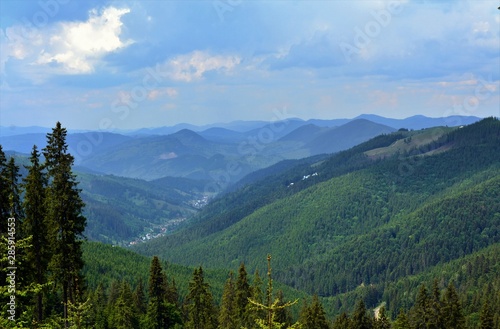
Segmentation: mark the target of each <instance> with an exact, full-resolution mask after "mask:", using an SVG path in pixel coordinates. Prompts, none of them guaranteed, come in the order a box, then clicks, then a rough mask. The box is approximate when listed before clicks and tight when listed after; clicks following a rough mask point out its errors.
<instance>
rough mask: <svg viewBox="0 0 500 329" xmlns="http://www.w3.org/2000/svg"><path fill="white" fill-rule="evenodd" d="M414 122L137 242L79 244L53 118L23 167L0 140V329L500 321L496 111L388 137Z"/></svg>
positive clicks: (68, 166)
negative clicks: (429, 134)
mask: <svg viewBox="0 0 500 329" xmlns="http://www.w3.org/2000/svg"><path fill="white" fill-rule="evenodd" d="M419 133H420V132H413V131H405V130H401V131H398V132H394V133H392V134H388V135H381V136H379V137H376V138H374V139H372V140H370V141H368V142H366V143H362V144H360V145H358V146H355V147H354V148H352V149H349V150H347V151H343V152H339V153H336V154H333V155H329V156H321V157H319V158H318V157H313V158H311V159H309V160H304V161H302V162H300V163H298V164H297V165H296V166H288V165H287V166H284V168H285V169H283V170H281V171H279V173H276V171H275V170H274V171H273V170H270V172H271V173H269V174H266V173H264V172H262V173H261V174H260V175H256V176H255V177H256V178H254V179H250V178H249V179H248V181H247V183H246V184H245V185H242V186H241V187H240V188H239V189H235V190H233V191H228V192H227V193H223V194H222V195H221V196H219V197H217V198H216V199H215V200H213V201H212V202H211V204H209V205H208V206H207V207H206V208H204V209H203V210H202V211H200V212H199V213H198V215H196V216H195V217H194V218H193V219H192V221H191V222H190V223H188V224H186V225H185V226H184V227H182V228H181V229H180V230H179V231H177V232H174V233H172V234H170V235H167V236H165V237H164V238H160V239H157V240H156V241H153V242H151V243H144V244H142V245H140V246H138V247H137V248H135V249H134V250H127V249H123V248H120V247H115V246H111V245H107V244H103V243H99V242H91V241H87V240H86V237H85V228H86V225H87V218H86V217H85V215H84V210H85V203H84V201H83V200H82V197H81V192H82V191H81V190H80V188H79V182H78V178H77V175H76V174H75V172H74V161H75V159H74V157H73V156H72V155H71V154H70V152H69V151H68V145H67V140H66V139H67V131H66V129H65V128H63V127H62V126H61V124H60V123H59V122H58V123H57V124H56V126H55V128H53V129H52V132H50V133H48V134H47V135H46V139H47V145H46V146H45V147H44V148H42V149H41V150H39V149H38V148H37V146H33V149H32V152H31V155H30V157H29V164H28V165H26V166H25V167H24V168H20V166H19V164H17V163H16V160H15V157H13V156H10V157H9V156H7V155H6V154H5V153H4V152H3V150H2V149H1V147H0V176H1V177H0V178H1V179H0V192H1V193H0V207H1V209H0V216H1V225H0V235H1V241H0V257H1V263H2V271H1V273H0V276H1V277H0V282H1V286H0V299H1V306H0V309H1V312H2V313H1V316H0V328H78V329H80V328H99V329H122V328H123V329H134V328H151V329H159V328H178V329H180V328H186V329H194V328H195V329H219V328H220V329H233V328H246V329H252V328H268V329H271V328H303V329H341V328H347V329H357V328H373V329H379V328H380V329H382V328H401V329H405V328H408V329H420V328H446V329H448V328H449V329H460V328H481V329H487V328H492V329H498V328H500V201H499V200H500V122H499V120H498V119H495V118H487V119H484V120H482V121H480V122H478V123H476V124H472V125H470V126H466V127H463V128H457V129H441V130H440V133H439V136H437V135H436V138H433V139H431V140H430V141H429V142H427V143H420V144H418V145H416V146H414V147H411V148H410V147H406V148H396V147H395V146H396V145H403V146H405V145H406V146H408V145H411V144H412V143H414V142H415V140H417V139H418V138H420V137H421V136H422V135H419ZM421 134H425V132H421ZM419 136H420V137H419ZM21 169H22V170H21ZM21 172H24V174H23V175H21ZM312 172H316V173H317V174H316V175H314V176H310V177H307V179H306V178H305V177H306V174H310V173H312ZM395 172H399V175H396V176H394V175H391V174H390V173H395ZM303 177H304V178H303ZM291 183H294V184H291ZM290 241H293V244H292V243H291V242H290ZM203 249H204V250H203ZM266 249H267V252H266Z"/></svg>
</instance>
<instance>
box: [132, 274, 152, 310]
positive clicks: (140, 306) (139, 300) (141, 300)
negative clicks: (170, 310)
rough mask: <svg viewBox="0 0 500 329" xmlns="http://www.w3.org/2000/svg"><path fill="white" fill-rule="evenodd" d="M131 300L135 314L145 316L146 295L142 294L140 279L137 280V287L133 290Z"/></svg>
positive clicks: (142, 287) (142, 284) (142, 286)
mask: <svg viewBox="0 0 500 329" xmlns="http://www.w3.org/2000/svg"><path fill="white" fill-rule="evenodd" d="M133 300H134V306H135V309H136V310H137V312H138V313H139V314H140V315H143V314H146V309H147V305H148V304H147V300H146V294H145V293H144V283H143V281H142V278H139V282H138V283H137V287H136V288H135V290H134V294H133Z"/></svg>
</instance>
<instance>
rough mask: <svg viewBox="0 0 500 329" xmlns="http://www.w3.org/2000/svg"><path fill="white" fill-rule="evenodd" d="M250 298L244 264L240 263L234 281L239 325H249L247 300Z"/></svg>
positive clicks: (250, 293)
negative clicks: (236, 277)
mask: <svg viewBox="0 0 500 329" xmlns="http://www.w3.org/2000/svg"><path fill="white" fill-rule="evenodd" d="M250 297H252V291H251V288H250V284H249V283H248V275H247V271H246V268H245V264H244V263H241V264H240V268H239V269H238V279H237V280H236V300H235V301H236V308H237V316H238V320H239V323H240V325H243V326H245V325H248V324H249V314H248V298H250Z"/></svg>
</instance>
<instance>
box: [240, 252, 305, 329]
mask: <svg viewBox="0 0 500 329" xmlns="http://www.w3.org/2000/svg"><path fill="white" fill-rule="evenodd" d="M271 270H272V269H271V255H267V278H268V281H267V305H264V304H262V303H259V302H257V301H255V300H253V299H252V298H248V301H249V302H250V303H252V304H253V305H254V306H256V307H257V308H258V309H261V310H264V311H265V312H266V313H267V317H266V319H255V323H256V324H257V325H258V326H259V328H261V329H281V328H285V326H286V323H280V322H278V321H277V319H276V317H277V316H276V315H277V313H278V311H280V310H284V309H286V308H288V307H290V306H292V305H295V304H297V302H298V301H299V300H298V299H296V300H295V301H293V302H287V303H284V304H282V303H281V300H280V299H279V298H274V296H273V279H272V277H271ZM288 328H289V329H300V328H302V326H301V325H300V323H298V322H297V323H295V324H293V325H292V326H288Z"/></svg>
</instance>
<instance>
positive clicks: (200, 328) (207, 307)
mask: <svg viewBox="0 0 500 329" xmlns="http://www.w3.org/2000/svg"><path fill="white" fill-rule="evenodd" d="M186 306H187V311H188V319H187V322H186V325H185V327H186V328H187V329H215V328H217V318H216V311H215V307H214V302H213V297H212V293H211V292H210V286H209V285H208V283H206V282H205V277H204V274H203V268H202V267H201V266H200V267H199V268H196V269H195V270H194V273H193V279H192V280H191V281H190V282H189V292H188V295H187V296H186Z"/></svg>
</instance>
